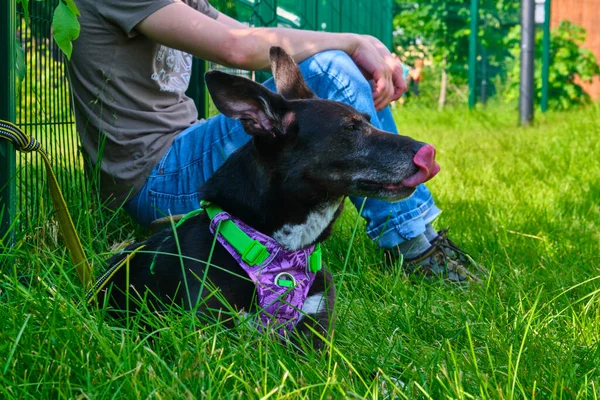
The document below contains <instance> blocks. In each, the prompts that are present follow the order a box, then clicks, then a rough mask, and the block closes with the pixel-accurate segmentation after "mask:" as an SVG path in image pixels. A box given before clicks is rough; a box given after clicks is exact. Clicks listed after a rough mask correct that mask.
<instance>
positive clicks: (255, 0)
mask: <svg viewBox="0 0 600 400" xmlns="http://www.w3.org/2000/svg"><path fill="white" fill-rule="evenodd" d="M58 1H60V0H47V1H29V20H28V21H26V20H25V15H24V12H23V9H22V6H21V3H20V2H17V0H7V1H5V2H3V5H2V9H1V10H0V14H2V18H3V20H5V23H4V24H3V29H2V30H0V47H2V48H3V49H7V50H6V54H7V55H8V57H5V59H4V60H0V64H1V66H0V72H3V71H6V79H5V80H3V81H2V85H3V86H0V87H2V88H5V87H6V88H9V89H10V88H11V87H13V88H14V86H11V85H14V76H15V75H14V74H15V65H16V64H17V63H18V62H19V60H18V57H15V54H19V53H21V54H22V58H23V60H24V62H25V63H24V69H25V76H24V79H23V80H22V81H21V82H20V83H19V84H18V87H16V88H14V89H15V90H13V89H11V90H8V89H6V90H3V91H2V92H0V97H3V98H2V99H1V100H0V104H1V105H2V108H0V118H4V119H8V120H13V121H14V122H16V124H17V125H18V126H19V127H20V128H21V129H23V130H24V131H26V132H27V133H28V134H30V135H31V136H33V137H35V138H37V139H38V140H39V141H40V142H41V144H42V146H43V147H44V148H45V149H46V151H47V153H48V155H49V156H50V158H51V160H52V162H53V167H54V169H55V171H56V174H57V178H58V180H59V184H60V186H61V187H62V189H63V191H64V195H65V199H66V200H67V203H68V205H69V206H70V208H73V209H76V208H77V207H80V206H81V203H82V197H84V196H85V194H84V193H83V191H85V190H86V185H85V173H84V170H83V160H82V156H81V153H80V151H79V142H78V137H77V133H76V128H75V124H74V118H73V110H72V106H71V94H70V89H69V84H68V78H67V73H66V60H65V58H64V56H63V54H62V53H61V52H60V50H59V48H58V46H57V45H56V43H55V42H54V41H53V39H52V30H51V22H52V15H53V11H54V9H55V7H56V5H57V4H58ZM17 3H18V4H17ZM211 3H212V4H213V5H214V6H215V7H216V8H217V9H219V10H220V11H221V12H223V13H225V14H227V15H229V16H232V17H234V18H236V19H237V20H239V21H242V22H243V23H246V24H247V25H248V26H257V27H259V26H279V27H289V28H297V29H313V30H323V31H331V32H339V31H348V32H356V33H364V34H370V35H373V36H376V37H378V38H380V39H381V40H382V42H384V43H385V44H386V45H387V46H388V47H390V46H391V39H392V0H298V1H295V0H213V1H211ZM13 50H14V51H13ZM212 68H221V69H223V67H220V66H217V65H214V64H209V63H205V62H203V61H201V60H195V62H194V67H193V72H194V73H193V74H192V79H191V81H190V89H189V91H188V95H189V96H190V97H192V98H193V99H194V101H195V102H196V105H197V107H198V110H199V115H200V116H201V117H206V116H208V115H212V114H214V113H216V110H215V109H214V107H211V106H210V101H209V99H208V96H207V92H206V90H205V87H204V81H203V73H204V72H205V71H206V70H208V69H212ZM226 70H227V71H228V72H231V73H237V74H240V75H244V76H248V77H253V78H256V79H257V80H264V79H266V77H267V75H265V74H260V73H259V74H252V73H250V72H248V71H242V70H232V69H226ZM13 92H14V94H13ZM0 156H2V164H1V165H0V167H2V168H1V169H0V220H2V224H1V225H0V241H1V240H2V237H3V232H6V231H7V230H8V228H9V226H10V225H11V224H14V222H18V224H17V226H18V227H19V228H20V229H21V230H32V229H34V228H35V227H36V226H39V224H40V223H41V222H42V221H43V220H45V219H46V218H47V215H48V214H49V212H50V211H51V210H50V207H51V204H50V201H49V194H48V190H47V187H46V183H45V182H46V179H45V175H44V170H43V166H42V164H41V160H40V159H39V157H38V156H37V155H36V154H16V155H15V154H14V150H13V149H12V147H11V145H9V144H7V143H0ZM9 189H10V190H9ZM11 205H16V207H14V208H15V209H14V210H13V211H11ZM9 211H11V212H9Z"/></svg>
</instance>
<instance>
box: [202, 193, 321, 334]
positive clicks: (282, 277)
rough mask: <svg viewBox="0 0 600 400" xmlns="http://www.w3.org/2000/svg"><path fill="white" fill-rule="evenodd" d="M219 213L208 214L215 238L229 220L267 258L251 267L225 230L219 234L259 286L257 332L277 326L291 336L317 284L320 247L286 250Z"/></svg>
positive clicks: (242, 223)
mask: <svg viewBox="0 0 600 400" xmlns="http://www.w3.org/2000/svg"><path fill="white" fill-rule="evenodd" d="M209 207H210V205H209ZM218 211H220V212H218V213H217V214H216V215H214V216H211V215H210V214H211V213H210V212H209V213H208V214H209V217H211V223H210V231H211V233H212V234H213V235H214V234H215V232H217V230H218V227H219V224H221V227H222V226H223V223H224V222H225V221H227V220H230V221H231V222H233V223H234V224H235V225H236V226H237V228H239V230H241V232H243V233H245V234H246V235H247V236H248V237H249V238H250V239H252V240H253V241H254V244H258V246H260V247H261V250H262V251H263V254H264V256H265V257H266V259H264V260H259V261H262V262H260V263H258V264H254V265H249V263H247V262H246V261H244V258H245V257H243V255H242V254H240V251H239V250H236V248H235V247H234V246H233V245H232V244H231V243H230V242H229V241H228V240H227V239H226V238H225V237H224V236H223V234H221V232H222V231H223V230H222V229H221V230H220V231H219V234H218V235H217V240H218V241H219V243H221V244H222V245H223V247H225V249H227V251H228V252H229V254H231V256H232V257H233V258H235V260H236V261H237V263H238V264H239V265H240V267H242V268H243V269H244V271H246V273H247V274H248V276H249V277H250V279H252V282H254V285H255V286H256V291H257V293H258V305H259V307H260V309H261V311H260V314H259V315H260V321H261V324H260V325H258V326H257V328H258V330H259V331H260V332H263V331H264V328H266V327H269V326H274V327H275V328H276V329H277V330H278V331H279V333H280V334H282V335H284V334H285V332H284V328H285V330H287V331H288V332H290V333H291V332H292V331H293V329H294V327H295V326H296V324H297V323H298V321H299V319H300V312H301V309H302V306H303V305H304V302H305V301H306V297H307V295H308V290H309V289H310V287H311V286H312V284H313V282H314V280H315V275H316V272H317V271H318V270H319V269H320V268H321V249H320V246H319V245H316V246H315V245H313V246H310V247H307V248H305V249H301V250H296V251H289V250H285V249H283V248H282V247H281V246H280V245H279V243H278V242H277V241H276V240H275V239H273V238H271V237H269V236H267V235H264V234H262V233H260V232H258V231H257V230H255V229H253V228H252V227H250V226H248V225H246V224H245V223H244V222H242V221H240V220H239V219H237V218H235V217H233V216H232V215H230V214H229V213H227V212H225V211H222V210H220V209H219V210H218ZM234 229H235V228H234ZM250 247H252V246H250ZM265 249H266V252H264V250H265ZM263 258H264V257H263ZM246 260H247V258H246Z"/></svg>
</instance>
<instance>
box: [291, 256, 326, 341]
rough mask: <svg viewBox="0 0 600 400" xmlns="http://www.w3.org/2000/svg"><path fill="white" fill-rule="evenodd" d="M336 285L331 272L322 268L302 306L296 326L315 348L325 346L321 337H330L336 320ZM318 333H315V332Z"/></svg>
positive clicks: (300, 333) (298, 331)
mask: <svg viewBox="0 0 600 400" xmlns="http://www.w3.org/2000/svg"><path fill="white" fill-rule="evenodd" d="M334 305H335V286H334V284H333V278H332V276H331V273H329V271H327V269H325V268H322V269H321V270H320V271H319V272H317V276H316V277H315V281H314V283H313V285H312V287H311V288H310V290H309V291H308V296H307V297H306V301H305V302H304V305H303V306H302V314H301V320H300V322H298V325H297V326H296V330H297V333H298V335H300V337H301V338H303V339H304V340H306V341H307V342H308V343H309V344H310V345H312V347H313V348H314V349H317V350H318V349H321V348H323V344H324V343H323V340H322V339H321V337H324V338H326V339H330V336H331V333H332V332H333V326H334V321H335V314H334ZM315 331H316V332H317V333H318V334H315V333H314V332H315Z"/></svg>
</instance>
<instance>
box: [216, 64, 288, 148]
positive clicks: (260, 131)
mask: <svg viewBox="0 0 600 400" xmlns="http://www.w3.org/2000/svg"><path fill="white" fill-rule="evenodd" d="M205 78H206V86H207V87H208V91H209V92H210V95H211V97H212V99H213V101H214V103H215V106H216V107H217V109H218V110H219V111H220V112H221V113H223V114H224V115H226V116H228V117H230V118H234V119H239V120H240V121H241V122H242V125H243V126H244V130H245V131H246V133H248V134H251V135H255V136H258V137H263V138H269V137H271V138H272V137H278V136H281V135H284V134H285V133H286V130H287V128H288V127H289V125H290V124H291V123H292V122H293V119H294V117H293V114H292V113H291V112H290V111H289V110H288V108H287V106H286V103H287V102H286V100H285V99H284V98H283V97H281V96H280V95H278V94H277V93H273V92H271V91H270V90H269V89H267V88H266V87H264V86H263V85H261V84H258V83H256V82H254V81H252V80H250V79H247V78H244V77H241V76H237V75H231V74H226V73H224V72H220V71H210V72H207V73H206V75H205Z"/></svg>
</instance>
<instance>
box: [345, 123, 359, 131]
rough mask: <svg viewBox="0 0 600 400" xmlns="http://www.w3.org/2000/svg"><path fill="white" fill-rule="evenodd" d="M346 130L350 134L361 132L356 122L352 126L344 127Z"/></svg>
mask: <svg viewBox="0 0 600 400" xmlns="http://www.w3.org/2000/svg"><path fill="white" fill-rule="evenodd" d="M344 129H345V130H347V131H349V132H356V131H358V130H360V127H359V126H358V124H357V123H356V122H353V123H351V124H348V125H346V126H344Z"/></svg>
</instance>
